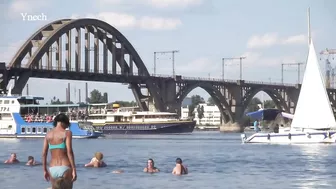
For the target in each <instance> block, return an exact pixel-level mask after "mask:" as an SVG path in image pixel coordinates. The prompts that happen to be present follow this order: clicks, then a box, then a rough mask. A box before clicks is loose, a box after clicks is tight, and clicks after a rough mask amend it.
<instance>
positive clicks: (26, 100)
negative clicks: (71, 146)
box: [0, 92, 102, 138]
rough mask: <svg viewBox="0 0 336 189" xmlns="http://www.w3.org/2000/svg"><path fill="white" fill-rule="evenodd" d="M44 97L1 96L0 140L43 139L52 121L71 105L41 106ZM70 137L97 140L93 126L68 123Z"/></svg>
mask: <svg viewBox="0 0 336 189" xmlns="http://www.w3.org/2000/svg"><path fill="white" fill-rule="evenodd" d="M40 100H44V98H43V97H37V96H19V95H11V93H10V92H9V94H8V95H2V96H0V138H43V137H44V136H45V134H46V133H47V132H48V131H49V130H51V129H52V128H53V118H54V116H56V114H57V113H60V112H62V111H60V110H61V109H62V110H65V111H66V112H68V110H69V108H70V107H69V106H73V105H41V104H39V101H40ZM69 130H71V131H72V135H73V138H98V137H99V136H101V135H102V133H101V132H99V131H95V130H94V128H93V126H92V123H90V122H84V121H74V120H72V121H70V128H69Z"/></svg>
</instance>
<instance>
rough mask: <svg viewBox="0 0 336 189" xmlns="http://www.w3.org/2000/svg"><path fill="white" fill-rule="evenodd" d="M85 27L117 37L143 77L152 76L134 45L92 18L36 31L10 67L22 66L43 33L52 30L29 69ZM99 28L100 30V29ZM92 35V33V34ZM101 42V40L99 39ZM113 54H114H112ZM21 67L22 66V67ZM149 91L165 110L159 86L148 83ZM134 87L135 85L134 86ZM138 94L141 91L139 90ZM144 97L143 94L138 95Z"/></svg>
mask: <svg viewBox="0 0 336 189" xmlns="http://www.w3.org/2000/svg"><path fill="white" fill-rule="evenodd" d="M55 24H61V25H60V26H59V27H58V28H56V29H53V28H52V27H53V25H55ZM85 27H91V28H94V29H95V30H99V29H101V30H103V31H105V32H108V33H110V34H111V35H112V36H115V37H116V39H117V41H118V42H119V43H121V44H123V45H124V48H125V49H126V50H127V52H128V53H129V54H131V55H132V59H133V62H134V63H135V65H136V66H137V68H138V69H139V70H141V75H143V76H150V74H149V72H148V70H147V68H146V66H145V64H144V62H143V61H142V59H141V58H140V55H139V54H138V53H137V52H136V50H135V48H134V47H133V45H132V44H131V43H130V42H129V41H128V40H127V38H126V37H125V36H124V35H123V34H122V33H121V32H119V31H118V30H117V29H116V28H114V27H113V26H111V25H110V24H108V23H106V22H104V21H101V20H97V19H90V18H84V19H75V20H73V19H62V20H57V21H54V22H51V23H49V24H46V25H45V26H43V27H42V28H40V29H39V30H38V31H36V32H35V33H34V34H33V35H32V36H31V37H30V38H29V39H28V40H27V41H26V42H25V43H24V44H23V45H22V46H21V48H20V49H19V51H18V52H17V53H16V54H15V56H14V57H13V59H12V61H11V62H10V64H9V66H10V67H17V66H19V64H21V61H22V60H23V58H24V56H25V55H26V54H27V53H28V52H29V50H30V49H31V48H32V47H33V44H32V40H34V39H35V40H41V39H42V37H43V35H42V32H43V31H45V30H50V31H52V33H51V34H50V35H49V36H48V37H46V39H44V40H43V41H42V43H41V45H40V46H39V47H38V49H37V50H36V51H35V52H34V54H33V55H32V56H31V57H30V59H29V61H28V63H27V66H26V67H28V68H31V69H33V67H34V66H35V65H36V64H38V60H40V59H41V58H42V56H43V55H44V53H46V52H47V51H48V50H49V47H50V46H51V45H52V44H53V43H54V42H56V40H57V39H58V38H59V37H61V36H62V35H64V34H66V32H68V31H69V30H71V29H76V28H85ZM98 28H99V29H98ZM90 33H92V32H90ZM99 40H100V41H101V39H99ZM111 53H112V52H111ZM20 66H21V65H20ZM124 66H125V69H127V70H128V69H129V66H128V65H127V63H126V62H124ZM146 84H147V87H148V90H149V92H150V94H151V95H152V96H153V98H154V100H155V102H156V103H157V104H158V106H157V107H158V109H160V110H161V111H163V110H165V108H164V103H163V100H162V98H161V97H160V94H159V92H158V91H159V89H158V86H157V85H155V83H153V82H148V83H146ZM132 86H134V84H132ZM137 91H138V92H139V91H140V90H137ZM138 95H142V94H138Z"/></svg>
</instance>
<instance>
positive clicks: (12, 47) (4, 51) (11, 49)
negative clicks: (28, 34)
mask: <svg viewBox="0 0 336 189" xmlns="http://www.w3.org/2000/svg"><path fill="white" fill-rule="evenodd" d="M24 42H25V41H24V40H20V41H17V42H14V43H11V44H8V46H7V47H4V48H1V47H0V57H1V59H0V61H1V62H6V64H8V63H9V62H10V61H11V60H12V58H13V56H14V55H15V53H16V52H17V51H18V50H19V48H20V47H21V46H22V45H23V43H24Z"/></svg>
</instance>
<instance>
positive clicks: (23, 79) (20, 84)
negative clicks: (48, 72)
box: [12, 72, 31, 94]
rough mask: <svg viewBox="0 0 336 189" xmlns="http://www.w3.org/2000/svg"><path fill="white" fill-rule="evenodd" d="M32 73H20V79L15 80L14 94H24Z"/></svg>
mask: <svg viewBox="0 0 336 189" xmlns="http://www.w3.org/2000/svg"><path fill="white" fill-rule="evenodd" d="M30 75H31V73H30V72H26V73H23V74H22V75H20V77H19V79H18V80H17V81H15V84H14V87H13V89H12V94H22V90H23V88H24V87H25V86H26V84H27V82H28V80H29V77H30Z"/></svg>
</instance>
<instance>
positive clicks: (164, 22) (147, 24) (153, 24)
mask: <svg viewBox="0 0 336 189" xmlns="http://www.w3.org/2000/svg"><path fill="white" fill-rule="evenodd" d="M138 24H139V27H140V28H142V29H149V30H173V29H176V28H177V27H178V26H179V25H181V24H182V22H181V20H179V19H172V18H168V19H165V18H159V17H148V16H145V17H142V18H141V19H140V20H139V23H138Z"/></svg>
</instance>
